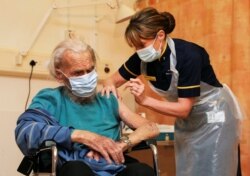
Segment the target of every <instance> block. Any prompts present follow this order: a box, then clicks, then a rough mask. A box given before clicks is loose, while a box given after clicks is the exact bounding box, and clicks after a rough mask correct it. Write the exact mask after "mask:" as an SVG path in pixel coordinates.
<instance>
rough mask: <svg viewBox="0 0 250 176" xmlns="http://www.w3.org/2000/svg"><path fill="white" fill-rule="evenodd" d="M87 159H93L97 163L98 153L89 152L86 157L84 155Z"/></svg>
mask: <svg viewBox="0 0 250 176" xmlns="http://www.w3.org/2000/svg"><path fill="white" fill-rule="evenodd" d="M86 156H87V157H88V158H91V159H94V160H96V161H99V160H100V157H101V155H100V153H98V152H96V151H94V150H90V151H89V152H88V153H87V155H86Z"/></svg>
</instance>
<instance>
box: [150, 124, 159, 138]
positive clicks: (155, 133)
mask: <svg viewBox="0 0 250 176" xmlns="http://www.w3.org/2000/svg"><path fill="white" fill-rule="evenodd" d="M149 128H150V129H149V130H150V131H151V138H154V137H157V136H158V135H159V134H160V130H159V128H158V126H157V125H156V123H154V122H150V123H149Z"/></svg>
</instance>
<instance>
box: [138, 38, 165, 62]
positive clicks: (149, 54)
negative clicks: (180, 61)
mask: <svg viewBox="0 0 250 176" xmlns="http://www.w3.org/2000/svg"><path fill="white" fill-rule="evenodd" d="M155 40H156V38H155V39H154V42H153V43H152V44H151V45H149V46H147V47H146V48H143V49H140V50H137V51H136V52H137V54H138V56H139V58H140V59H141V60H142V61H144V62H152V61H154V60H156V59H159V58H160V57H161V45H162V42H161V44H160V47H159V50H158V51H156V50H155V48H154V43H155Z"/></svg>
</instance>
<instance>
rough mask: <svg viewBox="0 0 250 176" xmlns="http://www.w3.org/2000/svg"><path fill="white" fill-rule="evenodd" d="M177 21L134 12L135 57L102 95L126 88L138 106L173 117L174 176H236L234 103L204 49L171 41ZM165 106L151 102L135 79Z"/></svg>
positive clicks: (130, 36)
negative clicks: (122, 87) (217, 76)
mask: <svg viewBox="0 0 250 176" xmlns="http://www.w3.org/2000/svg"><path fill="white" fill-rule="evenodd" d="M174 28H175V19H174V17H173V16H172V15H171V14H170V13H168V12H161V13H160V12H158V11H157V10H156V9H154V8H151V7H148V8H145V9H143V10H141V11H139V12H137V13H136V14H135V15H134V16H133V17H132V18H131V20H130V23H129V25H128V26H127V28H126V32H125V38H126V41H127V43H128V44H129V45H130V46H131V47H133V48H135V50H136V52H135V53H134V54H133V55H132V56H130V58H129V59H128V60H127V61H126V62H125V63H124V64H123V65H122V66H121V67H120V68H119V70H118V71H117V72H115V73H114V74H113V75H112V76H111V77H110V78H109V79H108V80H107V81H106V82H105V83H104V88H103V90H102V94H105V93H106V94H107V96H109V93H110V92H113V93H114V94H117V93H116V88H117V87H119V86H121V85H123V84H124V83H125V82H127V81H128V83H127V84H126V87H127V88H129V89H130V92H131V93H132V94H133V95H134V96H135V100H136V102H137V103H138V104H140V105H142V106H144V107H147V108H150V109H152V110H154V111H157V112H160V113H162V114H164V115H170V116H175V117H176V122H175V159H176V175H177V176H235V175H236V173H237V164H238V159H237V155H238V151H237V147H238V144H239V118H241V117H242V114H241V111H240V110H239V106H238V103H237V101H236V99H235V97H234V95H233V93H232V92H231V91H230V89H229V88H228V87H227V86H226V85H222V84H221V83H220V82H219V80H218V79H217V78H216V75H215V73H214V70H213V68H212V66H211V64H210V60H209V55H208V53H207V52H206V50H205V49H204V48H202V47H201V46H198V45H197V44H195V43H192V42H188V41H185V40H182V39H172V38H170V37H169V35H168V34H170V33H171V32H172V31H173V30H174ZM139 75H143V76H144V77H145V78H146V79H147V80H148V83H149V85H150V87H151V88H152V89H153V90H154V91H155V92H157V93H158V94H159V95H161V96H162V97H165V98H166V101H162V100H158V99H155V98H153V97H150V96H148V95H146V94H145V92H144V84H143V83H142V82H141V81H140V80H139V79H138V78H137V77H138V76H139Z"/></svg>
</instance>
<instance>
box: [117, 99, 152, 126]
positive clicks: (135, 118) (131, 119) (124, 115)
mask: <svg viewBox="0 0 250 176" xmlns="http://www.w3.org/2000/svg"><path fill="white" fill-rule="evenodd" d="M118 104H119V115H120V117H121V120H122V121H123V122H124V123H125V124H126V125H128V126H129V127H130V128H132V129H136V128H139V127H140V126H143V125H146V124H147V123H149V120H147V119H145V118H143V117H141V116H140V115H139V114H136V113H135V112H133V111H131V110H130V109H129V108H128V107H127V106H126V105H125V104H124V103H123V102H122V101H121V100H120V99H118Z"/></svg>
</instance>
